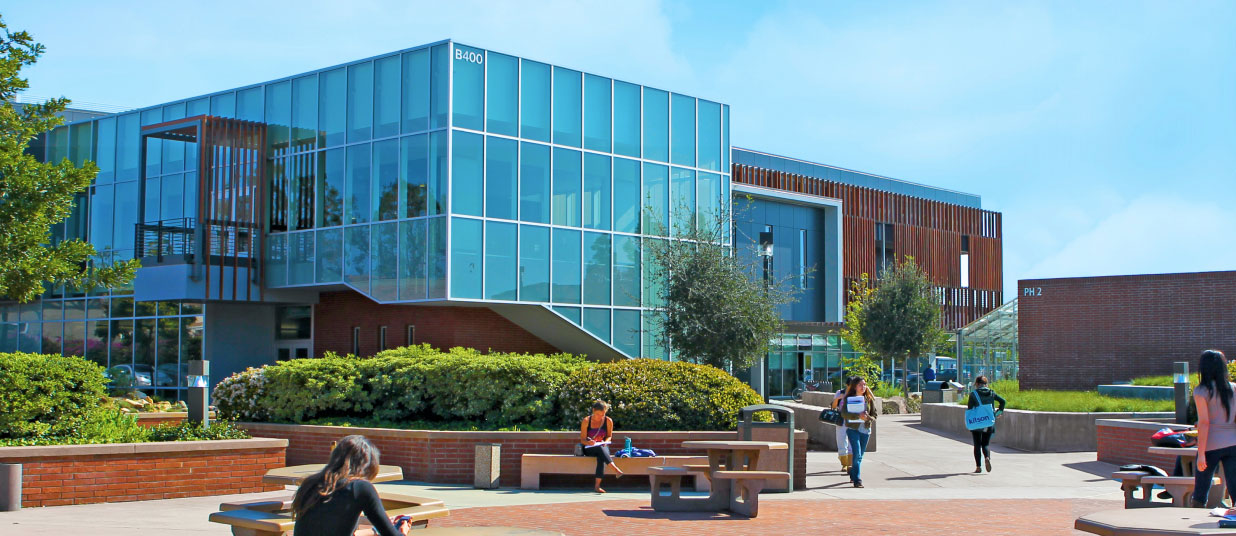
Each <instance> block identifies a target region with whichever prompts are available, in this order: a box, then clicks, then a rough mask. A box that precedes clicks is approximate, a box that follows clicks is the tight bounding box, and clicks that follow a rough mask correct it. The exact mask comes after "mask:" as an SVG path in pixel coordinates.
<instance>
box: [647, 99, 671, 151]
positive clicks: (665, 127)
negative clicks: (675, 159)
mask: <svg viewBox="0 0 1236 536" xmlns="http://www.w3.org/2000/svg"><path fill="white" fill-rule="evenodd" d="M644 158H647V159H648V160H656V161H658V162H668V161H669V94H668V93H666V92H664V91H661V90H659V89H652V88H648V87H646V88H644Z"/></svg>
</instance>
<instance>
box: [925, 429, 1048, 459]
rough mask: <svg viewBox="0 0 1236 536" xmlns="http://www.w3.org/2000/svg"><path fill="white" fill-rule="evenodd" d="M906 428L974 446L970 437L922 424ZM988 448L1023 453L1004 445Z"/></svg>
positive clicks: (1002, 451) (993, 450)
mask: <svg viewBox="0 0 1236 536" xmlns="http://www.w3.org/2000/svg"><path fill="white" fill-rule="evenodd" d="M906 428H913V429H915V430H918V431H920V432H927V433H929V434H931V435H934V436H938V437H943V438H945V439H952V440H953V441H956V442H958V443H965V444H966V445H968V446H970V447H971V448H973V446H974V440H973V439H972V438H970V436H959V435H953V434H950V433H948V432H942V431H940V430H936V429H935V428H928V427H926V426H923V425H922V424H907V425H906ZM999 434H1000V430H999V428H997V429H996V435H999ZM988 448H990V449H991V451H992V452H999V453H1007V452H1025V451H1024V450H1018V449H1015V448H1012V447H1006V446H1004V445H997V444H995V443H992V444H991V445H990V446H989V447H988Z"/></svg>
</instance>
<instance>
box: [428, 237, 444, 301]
mask: <svg viewBox="0 0 1236 536" xmlns="http://www.w3.org/2000/svg"><path fill="white" fill-rule="evenodd" d="M427 225H428V241H429V251H428V257H429V261H428V263H429V297H430V298H445V297H446V218H430V219H429V223H428V224H427Z"/></svg>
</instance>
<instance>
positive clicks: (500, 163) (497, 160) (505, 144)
mask: <svg viewBox="0 0 1236 536" xmlns="http://www.w3.org/2000/svg"><path fill="white" fill-rule="evenodd" d="M485 143H486V144H487V147H486V152H485V215H486V216H488V217H490V218H502V219H506V220H513V219H515V217H516V211H517V210H518V208H519V207H518V206H517V202H516V201H517V199H518V197H519V192H518V191H517V190H518V188H519V184H518V170H519V142H517V141H515V140H508V139H505V138H497V137H493V136H489V137H487V138H486V139H485ZM512 232H514V231H512ZM511 299H514V298H511Z"/></svg>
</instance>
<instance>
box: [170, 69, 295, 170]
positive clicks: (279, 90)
mask: <svg viewBox="0 0 1236 536" xmlns="http://www.w3.org/2000/svg"><path fill="white" fill-rule="evenodd" d="M291 126H292V83H291V82H289V81H283V82H279V83H278V84H267V85H266V146H267V147H268V148H269V152H268V153H267V156H278V155H280V154H282V153H283V152H285V151H287V149H288V142H289V141H290V140H291V139H292V134H291ZM166 160H167V158H164V161H166Z"/></svg>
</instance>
